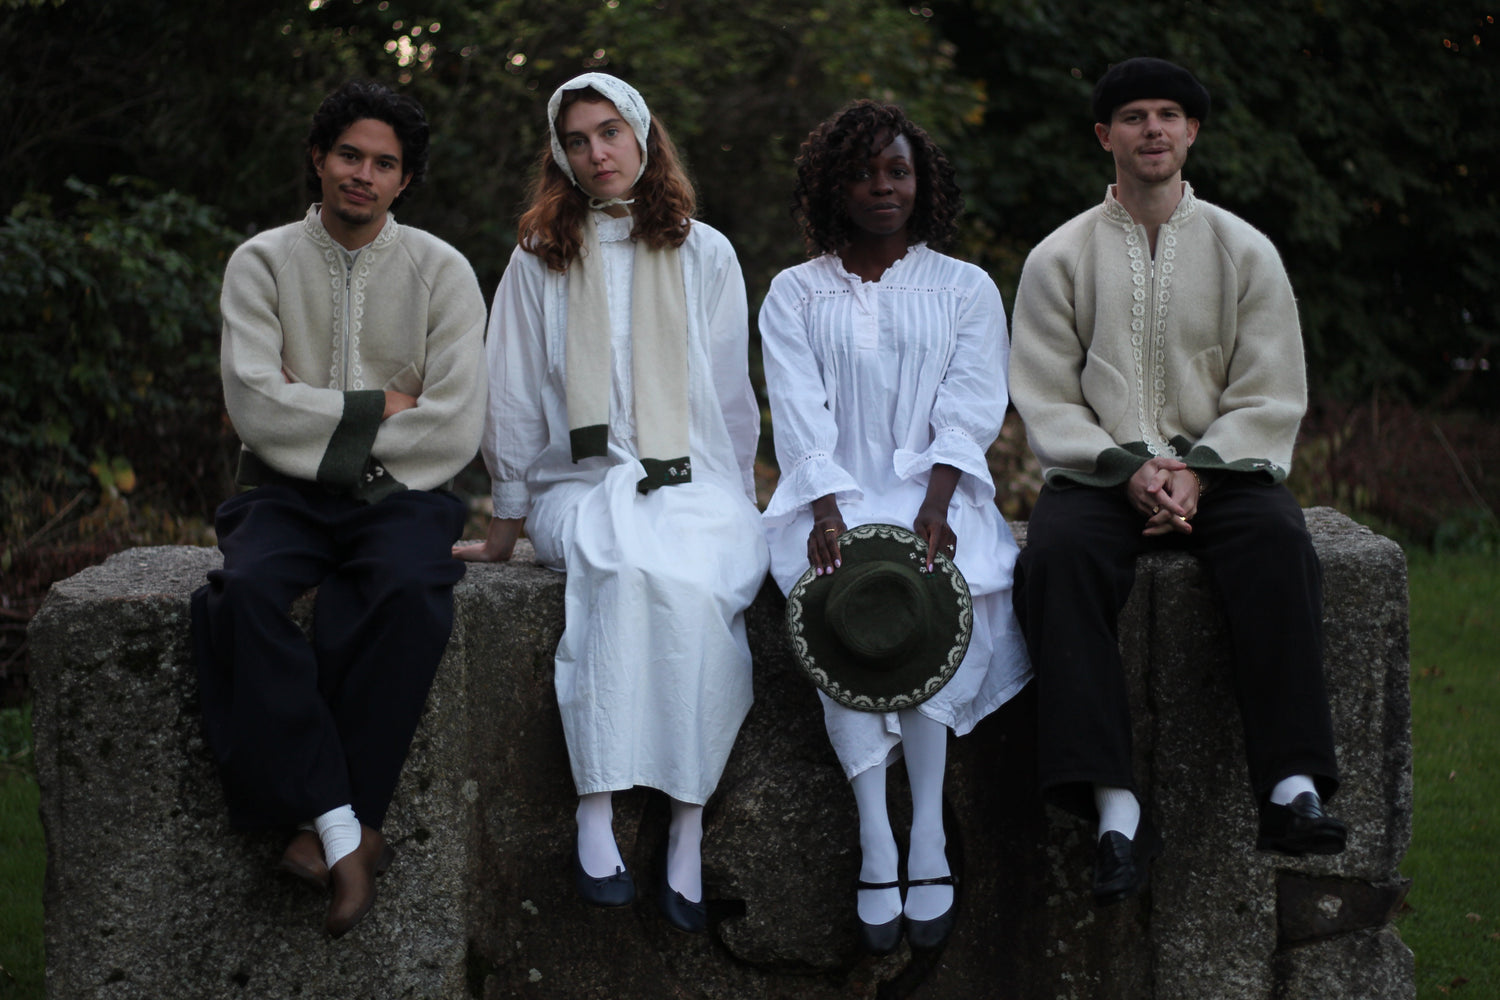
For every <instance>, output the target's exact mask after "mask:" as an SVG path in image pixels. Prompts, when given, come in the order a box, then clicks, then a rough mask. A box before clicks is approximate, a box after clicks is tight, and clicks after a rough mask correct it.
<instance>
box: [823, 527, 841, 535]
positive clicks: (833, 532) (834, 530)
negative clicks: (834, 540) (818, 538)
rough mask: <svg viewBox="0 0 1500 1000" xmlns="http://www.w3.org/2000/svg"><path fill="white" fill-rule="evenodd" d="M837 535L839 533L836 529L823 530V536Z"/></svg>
mask: <svg viewBox="0 0 1500 1000" xmlns="http://www.w3.org/2000/svg"><path fill="white" fill-rule="evenodd" d="M838 533H839V529H837V528H824V529H823V534H825V535H828V534H834V535H837V534H838Z"/></svg>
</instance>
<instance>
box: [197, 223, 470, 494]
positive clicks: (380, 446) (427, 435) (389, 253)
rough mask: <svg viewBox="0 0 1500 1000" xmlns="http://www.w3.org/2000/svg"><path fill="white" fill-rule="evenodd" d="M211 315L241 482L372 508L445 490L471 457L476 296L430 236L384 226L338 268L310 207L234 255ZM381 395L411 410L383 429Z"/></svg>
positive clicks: (464, 272) (457, 261) (451, 253)
mask: <svg viewBox="0 0 1500 1000" xmlns="http://www.w3.org/2000/svg"><path fill="white" fill-rule="evenodd" d="M220 310H221V312H222V313H223V317H224V334H223V340H222V341H221V344H220V367H221V370H222V374H223V379H224V402H225V405H226V406H227V407H228V410H229V418H230V421H231V422H232V423H233V424H234V429H235V432H236V433H237V434H238V435H239V438H240V441H241V443H242V445H243V448H242V451H241V455H240V471H239V475H238V480H239V482H240V483H241V484H242V485H246V486H254V485H259V484H260V483H263V482H267V481H270V480H271V479H273V478H275V477H278V476H281V477H287V478H291V479H296V480H301V481H304V482H315V483H318V484H320V485H322V486H324V487H326V488H328V489H330V490H333V491H335V492H340V493H346V494H348V495H349V496H352V497H355V498H357V499H360V500H363V501H366V502H375V501H377V500H379V499H380V498H381V497H383V496H387V495H389V494H391V493H393V492H396V491H398V490H401V489H421V490H430V489H436V488H438V487H441V486H444V485H446V484H447V483H448V481H449V480H451V479H452V478H453V477H454V476H455V475H457V473H458V472H459V471H460V470H461V469H463V467H464V466H465V465H467V464H468V462H469V460H470V459H471V458H473V457H474V454H475V452H476V451H478V448H479V435H480V431H481V429H482V427H483V424H484V411H485V397H486V393H487V382H486V380H485V377H484V321H485V307H484V296H483V295H481V294H480V291H479V283H478V281H477V280H476V279H475V277H474V271H473V269H472V268H471V267H470V266H469V262H468V261H467V260H465V259H464V257H463V255H462V254H460V253H459V252H458V251H457V250H455V249H454V248H453V247H451V246H449V245H448V244H447V243H444V242H443V241H442V240H440V239H438V238H437V237H435V236H432V235H429V234H428V233H425V232H423V231H422V230H420V229H413V228H411V227H410V226H401V225H398V224H397V223H396V220H395V218H394V217H392V218H389V219H387V221H386V224H385V226H384V228H383V229H382V230H381V232H380V235H379V236H377V237H376V238H375V240H374V241H373V242H371V243H370V244H369V245H368V246H366V247H364V248H363V249H362V250H360V251H359V253H358V255H357V256H356V257H355V258H354V262H353V265H352V267H350V266H349V265H348V264H347V253H346V251H344V250H343V249H342V248H341V247H339V246H338V245H337V244H336V243H335V242H334V240H333V238H332V237H331V236H330V235H329V234H328V231H327V230H326V229H324V228H323V223H322V222H321V220H320V219H319V216H318V206H317V205H313V206H312V208H310V209H309V210H308V213H307V216H306V217H305V218H303V219H302V220H301V221H300V222H295V223H292V224H290V225H286V226H281V227H278V228H276V229H271V230H267V231H266V232H264V233H261V234H259V235H258V236H255V237H253V238H251V239H250V240H248V241H247V242H245V243H244V244H242V245H241V246H240V247H239V249H237V250H236V251H235V252H234V255H233V256H232V257H230V259H229V266H228V268H227V269H226V270H225V273H224V290H223V294H222V297H221V299H220ZM387 389H391V390H395V391H398V392H403V393H406V394H408V395H412V396H416V397H417V405H416V406H415V407H413V408H411V409H408V410H404V411H402V412H400V413H397V414H394V415H392V416H391V417H390V418H388V419H385V420H382V419H381V416H382V414H383V412H384V409H385V390H387Z"/></svg>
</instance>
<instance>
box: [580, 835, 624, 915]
mask: <svg viewBox="0 0 1500 1000" xmlns="http://www.w3.org/2000/svg"><path fill="white" fill-rule="evenodd" d="M573 887H574V888H576V889H577V890H578V895H580V896H582V897H583V901H584V902H585V903H588V904H589V905H590V906H605V907H612V906H629V905H630V904H631V903H633V902H635V880H634V879H632V878H631V877H630V873H629V872H628V871H626V870H625V869H623V868H616V869H615V873H614V874H613V875H606V876H604V877H603V878H595V877H594V876H592V875H590V874H589V873H588V872H586V871H584V870H583V859H582V858H580V857H579V856H578V849H577V848H576V847H575V848H574V849H573Z"/></svg>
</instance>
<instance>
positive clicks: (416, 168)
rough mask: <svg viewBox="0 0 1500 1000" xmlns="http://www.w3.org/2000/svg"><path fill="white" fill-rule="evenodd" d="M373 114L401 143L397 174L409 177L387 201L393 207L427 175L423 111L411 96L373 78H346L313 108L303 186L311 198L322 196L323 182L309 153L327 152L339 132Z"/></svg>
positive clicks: (425, 128) (425, 121) (312, 155)
mask: <svg viewBox="0 0 1500 1000" xmlns="http://www.w3.org/2000/svg"><path fill="white" fill-rule="evenodd" d="M365 118H373V119H375V120H376V121H382V122H385V123H386V124H387V125H389V126H390V127H391V130H392V131H393V132H395V133H396V139H397V140H398V141H399V142H400V143H401V176H402V177H409V178H411V180H410V181H409V182H408V183H407V185H406V189H405V190H404V191H402V192H401V193H400V194H398V195H397V196H396V197H395V199H394V200H392V202H391V208H393V209H394V208H395V207H396V206H398V205H400V204H401V203H402V202H403V201H405V200H406V197H407V195H409V194H411V193H412V191H414V190H416V188H417V187H418V186H420V185H421V183H422V181H423V180H425V179H426V178H427V141H428V131H429V130H428V127H427V115H426V113H425V112H424V111H423V110H422V105H421V104H419V103H417V101H416V99H415V98H412V97H407V96H406V95H405V94H398V93H396V92H395V91H394V90H392V89H390V88H389V87H387V86H386V85H385V84H383V83H376V82H374V81H373V80H350V81H349V82H348V83H345V84H344V85H343V86H342V87H339V89H337V90H335V91H334V92H333V93H331V94H329V95H328V96H327V97H325V98H323V103H322V104H320V105H318V110H317V111H315V112H313V119H312V128H311V129H310V130H309V131H308V133H307V158H306V164H305V171H306V174H307V190H308V191H309V192H310V193H311V194H312V196H313V200H315V201H316V200H317V199H319V198H321V197H322V196H323V182H322V180H321V179H320V178H319V177H318V168H317V167H316V166H315V165H314V163H313V157H314V156H316V155H318V154H319V153H327V152H329V151H331V150H332V149H333V144H334V143H335V142H337V141H338V138H339V136H341V135H343V134H344V131H345V130H346V129H347V128H348V127H349V126H350V125H353V124H354V123H355V122H357V121H361V120H362V119H365Z"/></svg>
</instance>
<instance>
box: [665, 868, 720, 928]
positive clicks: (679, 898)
mask: <svg viewBox="0 0 1500 1000" xmlns="http://www.w3.org/2000/svg"><path fill="white" fill-rule="evenodd" d="M656 905H657V906H659V907H661V914H662V916H664V917H666V918H667V923H669V924H671V925H672V926H673V927H675V928H677V929H678V930H680V931H683V932H685V933H687V934H702V933H703V932H704V931H706V930H708V907H707V906H706V905H705V904H704V903H703V902H701V901H700V902H697V903H694V902H693V901H692V900H690V899H688V898H687V897H686V896H684V895H683V894H682V893H680V892H678V891H677V890H676V889H674V888H672V885H671V883H670V882H668V881H667V873H666V871H665V869H664V870H663V871H662V873H661V884H660V885H658V886H657V888H656Z"/></svg>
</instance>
